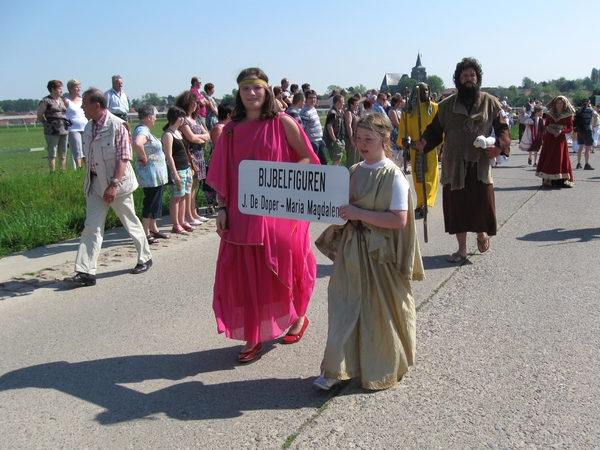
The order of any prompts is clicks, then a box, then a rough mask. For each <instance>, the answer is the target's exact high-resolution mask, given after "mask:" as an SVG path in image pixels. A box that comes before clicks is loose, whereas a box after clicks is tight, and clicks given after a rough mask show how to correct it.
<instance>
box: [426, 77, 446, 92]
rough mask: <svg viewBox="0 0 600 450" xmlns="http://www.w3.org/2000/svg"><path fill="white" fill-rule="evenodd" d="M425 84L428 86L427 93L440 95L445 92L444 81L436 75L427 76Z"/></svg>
mask: <svg viewBox="0 0 600 450" xmlns="http://www.w3.org/2000/svg"><path fill="white" fill-rule="evenodd" d="M427 84H428V85H429V92H437V93H438V94H441V93H442V92H444V91H445V90H446V87H445V86H444V80H442V79H441V78H440V77H438V76H437V75H429V76H428V77H427Z"/></svg>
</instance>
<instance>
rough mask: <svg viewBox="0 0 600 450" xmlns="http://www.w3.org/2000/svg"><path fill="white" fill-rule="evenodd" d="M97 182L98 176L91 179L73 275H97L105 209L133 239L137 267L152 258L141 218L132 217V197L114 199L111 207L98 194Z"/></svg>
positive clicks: (131, 195)
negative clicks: (136, 253) (76, 273)
mask: <svg viewBox="0 0 600 450" xmlns="http://www.w3.org/2000/svg"><path fill="white" fill-rule="evenodd" d="M100 190H101V188H100V182H99V181H98V178H97V177H93V179H92V187H91V193H90V196H89V197H88V198H87V204H86V214H85V228H84V229H83V232H82V233H81V240H80V241H79V250H78V251H77V258H76V259H75V272H83V273H89V274H91V275H95V274H96V269H97V266H98V256H100V249H101V248H102V241H103V240H104V223H105V221H106V214H108V209H109V208H112V209H113V211H114V212H115V213H116V214H117V216H118V217H119V219H120V220H121V223H122V224H123V226H124V227H125V229H126V230H127V232H128V233H129V235H130V236H131V239H133V245H134V246H135V249H136V250H137V252H138V261H137V262H138V264H143V263H145V262H146V261H148V260H149V259H151V258H152V254H151V253H150V246H149V245H148V240H147V239H146V235H145V234H144V228H143V227H142V223H141V222H140V219H139V218H138V217H137V216H136V215H135V209H134V206H133V194H129V195H123V196H121V197H117V198H116V199H115V201H114V202H113V203H112V204H110V205H109V204H107V203H105V202H104V200H103V199H102V196H103V195H104V192H100Z"/></svg>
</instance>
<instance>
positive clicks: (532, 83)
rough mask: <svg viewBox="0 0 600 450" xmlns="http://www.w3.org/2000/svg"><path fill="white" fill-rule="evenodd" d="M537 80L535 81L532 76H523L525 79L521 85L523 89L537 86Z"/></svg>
mask: <svg viewBox="0 0 600 450" xmlns="http://www.w3.org/2000/svg"><path fill="white" fill-rule="evenodd" d="M535 84H536V83H535V81H533V80H532V79H531V78H527V77H525V78H523V81H522V82H521V87H522V88H523V89H532V88H533V87H534V86H535Z"/></svg>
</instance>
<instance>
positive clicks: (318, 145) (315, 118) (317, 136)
mask: <svg viewBox="0 0 600 450" xmlns="http://www.w3.org/2000/svg"><path fill="white" fill-rule="evenodd" d="M304 95H305V97H306V103H305V105H304V108H302V109H301V110H300V120H301V121H302V128H304V132H305V133H306V135H307V136H308V139H309V141H310V143H311V144H312V146H313V150H314V151H315V153H316V154H317V156H318V157H319V161H320V162H321V164H322V165H327V153H326V152H325V141H323V127H322V126H321V119H319V113H318V112H317V109H316V108H315V106H316V104H317V93H316V92H315V91H313V90H308V91H306V92H305V93H304Z"/></svg>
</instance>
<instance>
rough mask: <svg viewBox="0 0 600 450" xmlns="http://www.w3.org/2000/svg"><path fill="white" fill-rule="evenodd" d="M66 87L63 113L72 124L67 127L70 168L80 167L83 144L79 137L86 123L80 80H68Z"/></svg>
mask: <svg viewBox="0 0 600 450" xmlns="http://www.w3.org/2000/svg"><path fill="white" fill-rule="evenodd" d="M67 89H68V90H69V95H68V97H67V98H65V103H66V105H67V112H66V113H65V115H66V116H67V119H71V121H72V122H73V124H72V125H71V126H70V127H69V148H70V149H71V168H72V169H75V168H78V169H81V158H83V146H82V145H81V138H82V137H83V130H84V128H85V126H86V124H87V123H88V120H87V119H86V118H85V114H84V113H83V110H82V109H81V102H82V99H81V96H80V95H79V94H80V93H81V82H80V81H77V80H76V79H75V78H73V79H72V80H69V82H68V83H67Z"/></svg>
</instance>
